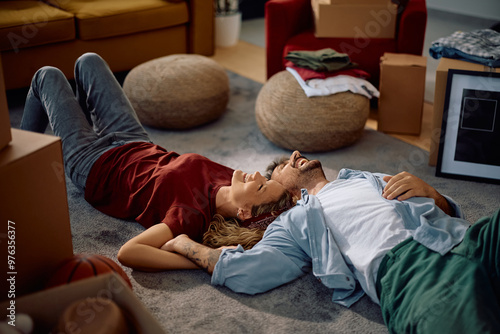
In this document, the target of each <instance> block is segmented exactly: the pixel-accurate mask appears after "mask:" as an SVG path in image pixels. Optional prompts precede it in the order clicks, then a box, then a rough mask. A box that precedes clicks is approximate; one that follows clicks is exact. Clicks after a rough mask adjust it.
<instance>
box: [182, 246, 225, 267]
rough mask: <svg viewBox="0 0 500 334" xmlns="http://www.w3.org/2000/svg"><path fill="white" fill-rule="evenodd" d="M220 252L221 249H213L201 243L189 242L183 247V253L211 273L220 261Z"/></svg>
mask: <svg viewBox="0 0 500 334" xmlns="http://www.w3.org/2000/svg"><path fill="white" fill-rule="evenodd" d="M220 253H221V251H220V250H217V249H211V248H208V247H205V246H202V245H199V244H191V243H188V244H185V245H184V248H183V255H184V256H185V257H187V258H188V259H189V260H191V261H193V262H194V263H195V264H196V265H198V266H199V267H200V268H202V269H203V270H205V271H206V272H208V273H210V274H211V273H212V272H213V270H214V267H215V265H216V264H217V262H218V261H219V256H220Z"/></svg>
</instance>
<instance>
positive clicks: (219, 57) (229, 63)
mask: <svg viewBox="0 0 500 334" xmlns="http://www.w3.org/2000/svg"><path fill="white" fill-rule="evenodd" d="M212 58H213V59H214V60H215V61H217V62H218V63H219V64H221V65H222V66H223V67H224V68H226V69H228V70H229V71H231V72H234V73H237V74H239V75H241V76H244V77H246V78H249V79H252V80H254V81H257V82H260V83H262V84H263V83H265V82H266V59H265V49H264V48H262V47H259V46H256V45H253V44H250V43H247V42H243V41H240V42H238V44H237V45H235V46H232V47H227V48H217V49H216V50H215V54H214V56H213V57H212ZM366 125H367V126H368V127H370V128H372V129H375V130H376V129H377V112H376V110H372V112H371V113H370V117H369V119H368V121H367V123H366ZM431 126H432V105H431V104H428V103H425V104H424V111H423V120H422V132H421V133H420V136H411V135H397V134H390V135H391V136H393V137H396V138H399V139H400V140H403V141H405V142H407V143H410V144H412V145H415V146H418V147H420V148H422V149H424V150H427V151H429V148H430V135H431Z"/></svg>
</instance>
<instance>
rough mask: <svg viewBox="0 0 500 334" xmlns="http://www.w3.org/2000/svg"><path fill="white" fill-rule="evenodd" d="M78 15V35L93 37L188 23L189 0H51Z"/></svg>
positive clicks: (82, 38)
mask: <svg viewBox="0 0 500 334" xmlns="http://www.w3.org/2000/svg"><path fill="white" fill-rule="evenodd" d="M48 2H49V3H51V4H53V5H54V6H58V7H59V8H61V9H63V10H65V11H67V12H70V13H72V14H74V15H75V17H76V24H77V31H78V38H79V39H81V40H92V39H98V38H106V37H113V36H120V35H127V34H132V33H136V32H141V31H148V30H153V29H161V28H167V27H171V26H176V25H180V24H184V23H187V22H188V20H189V12H188V7H187V5H186V2H185V1H183V2H180V3H173V2H167V1H163V0H141V1H137V0H99V1H92V0H71V1H60V0H48Z"/></svg>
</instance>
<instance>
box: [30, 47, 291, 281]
mask: <svg viewBox="0 0 500 334" xmlns="http://www.w3.org/2000/svg"><path fill="white" fill-rule="evenodd" d="M75 82H76V96H75V94H74V93H73V90H72V88H71V86H70V84H69V82H68V81H67V80H66V78H65V76H64V74H63V73H62V72H61V71H60V70H59V69H57V68H54V67H43V68H41V69H40V70H38V72H37V73H36V74H35V75H34V77H33V80H32V83H31V87H30V90H29V92H28V96H27V99H26V104H25V109H24V114H23V119H22V122H21V128H22V129H24V130H30V131H36V132H41V133H43V132H45V130H46V127H47V124H48V123H49V122H50V125H51V127H52V129H53V131H54V134H55V135H57V136H59V137H61V140H62V149H63V157H64V165H65V170H66V173H67V175H68V177H69V178H70V179H71V180H72V182H73V183H74V184H75V185H76V186H77V187H78V188H79V189H80V190H81V191H82V192H84V194H85V199H86V200H87V201H88V202H89V203H90V204H92V205H93V206H94V207H95V208H96V209H98V210H100V211H101V212H103V213H105V214H108V215H110V216H113V217H116V218H120V219H135V220H136V221H137V222H139V223H140V224H141V225H143V226H144V227H145V228H146V230H145V231H144V232H142V233H141V234H139V235H138V236H136V237H134V238H132V239H131V240H129V241H128V242H127V243H125V244H124V245H123V246H122V247H121V249H120V251H119V253H118V260H119V261H120V262H121V263H122V264H124V265H126V266H129V267H132V268H134V269H138V270H145V271H156V270H168V269H188V268H198V267H197V266H196V265H195V264H193V263H192V262H191V261H190V260H188V259H186V258H185V257H183V256H180V255H178V254H175V253H171V252H168V251H165V250H163V249H162V246H163V245H164V244H165V243H166V242H167V241H169V240H170V239H172V238H174V237H175V236H177V235H179V234H187V235H189V236H190V237H191V238H192V239H194V240H198V241H202V240H203V236H204V234H206V235H205V241H206V244H207V245H209V246H223V245H232V244H238V243H240V244H246V245H247V247H251V246H252V245H253V243H255V242H256V241H258V239H260V237H257V238H256V239H257V240H255V241H253V242H252V240H246V239H247V236H248V235H254V234H253V233H247V232H248V231H249V229H248V228H238V227H239V224H238V223H234V222H233V223H229V222H227V223H226V222H225V220H224V219H223V218H222V217H225V218H238V219H239V220H240V221H242V222H243V223H244V222H245V221H247V222H248V221H249V220H250V219H251V218H252V217H255V216H259V215H262V214H264V213H271V212H274V211H277V210H280V209H283V208H285V207H287V206H290V203H291V195H290V194H289V193H288V192H287V191H286V190H285V189H284V187H283V186H282V185H281V184H280V183H278V182H276V181H269V180H267V179H266V178H265V177H263V176H262V175H260V173H259V172H256V173H254V174H246V173H244V172H242V171H240V170H236V171H234V170H233V169H231V168H229V167H226V166H222V165H220V164H218V163H215V162H213V161H211V160H209V159H207V158H205V157H203V156H200V155H197V154H191V153H190V154H182V155H179V154H177V153H175V152H172V151H167V150H165V149H164V148H162V147H160V146H157V145H154V144H153V143H152V142H151V141H150V139H149V137H148V134H147V133H146V131H145V130H144V128H143V127H142V125H141V124H140V122H139V120H138V118H137V115H136V114H135V111H134V110H133V108H132V106H131V105H130V102H129V100H128V99H127V97H126V96H125V94H124V92H123V90H122V88H121V86H120V84H119V83H118V82H117V80H116V79H115V77H114V75H113V73H112V72H111V70H110V69H109V67H108V65H107V64H106V62H105V61H104V60H103V59H102V58H101V57H100V56H98V55H97V54H94V53H87V54H84V55H83V56H81V57H80V58H79V59H78V60H77V61H76V64H75ZM221 221H222V223H221ZM211 222H212V224H211ZM158 223H159V224H158ZM243 225H245V224H243ZM246 225H249V223H247V224H246ZM254 225H255V223H254ZM224 226H230V227H231V228H232V230H231V232H230V233H229V234H230V235H227V232H226V233H224V232H221V233H219V232H220V229H221V228H222V227H224ZM251 226H252V225H251V224H250V227H251ZM207 231H208V233H206V232H207ZM212 234H222V235H223V237H224V234H226V237H230V240H229V241H227V240H226V241H225V240H219V239H220V237H217V236H216V237H213V236H212Z"/></svg>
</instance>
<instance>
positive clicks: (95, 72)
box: [75, 53, 149, 141]
mask: <svg viewBox="0 0 500 334" xmlns="http://www.w3.org/2000/svg"><path fill="white" fill-rule="evenodd" d="M75 81H76V90H77V99H78V101H79V103H80V106H81V107H82V109H83V110H84V111H85V112H86V113H88V114H89V115H90V119H91V120H92V123H93V126H94V130H95V131H96V133H97V134H98V135H99V136H105V135H109V134H112V133H116V134H117V135H118V137H119V138H120V139H125V140H128V139H131V140H133V139H134V138H135V137H137V140H145V141H149V137H148V135H147V133H146V131H145V130H144V128H143V127H142V125H141V124H140V122H139V119H138V118H137V115H136V113H135V111H134V109H133V108H132V105H131V104H130V101H129V100H128V98H127V96H126V95H125V93H124V91H123V89H122V87H121V86H120V84H119V83H118V81H117V80H116V78H115V76H114V75H113V73H112V72H111V70H110V68H109V66H108V64H106V62H105V61H104V60H103V59H102V58H101V57H100V56H99V55H97V54H95V53H86V54H84V55H82V56H81V57H80V58H78V60H77V61H76V64H75ZM120 133H121V134H120ZM122 137H123V138H122ZM129 137H130V138H129Z"/></svg>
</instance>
